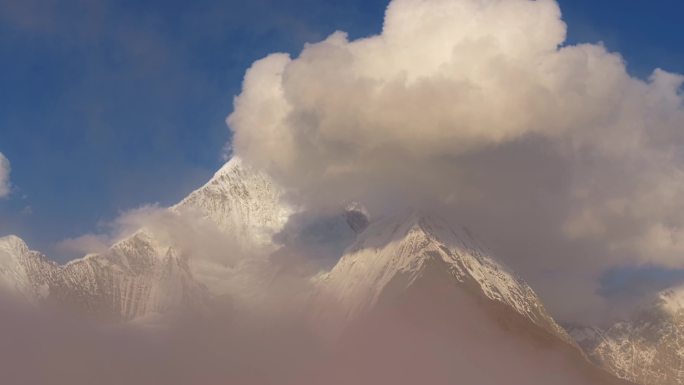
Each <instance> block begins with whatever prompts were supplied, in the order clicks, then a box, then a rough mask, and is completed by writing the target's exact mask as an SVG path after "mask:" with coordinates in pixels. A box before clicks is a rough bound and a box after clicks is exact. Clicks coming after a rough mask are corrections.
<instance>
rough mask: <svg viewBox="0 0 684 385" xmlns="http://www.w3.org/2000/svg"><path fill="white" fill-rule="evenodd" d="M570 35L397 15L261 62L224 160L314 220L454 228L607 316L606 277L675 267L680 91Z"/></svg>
mask: <svg viewBox="0 0 684 385" xmlns="http://www.w3.org/2000/svg"><path fill="white" fill-rule="evenodd" d="M565 37H566V25H565V23H564V22H563V20H562V18H561V11H560V9H559V6H558V4H557V3H556V2H555V1H554V0H537V1H531V0H488V1H485V0H428V1H426V0H394V1H392V2H391V3H390V5H389V7H388V9H387V12H386V15H385V21H384V26H383V30H382V32H381V33H380V34H378V35H376V36H370V37H367V38H363V39H358V40H349V39H348V37H347V35H346V34H345V33H343V32H336V33H334V34H332V35H331V36H330V37H328V38H327V39H325V40H324V41H322V42H319V43H315V44H309V45H307V46H306V47H304V49H303V51H302V52H301V54H300V55H299V56H298V57H296V58H291V57H290V56H289V55H286V54H272V55H269V56H268V57H266V58H264V59H262V60H259V61H257V62H256V63H254V64H253V66H252V67H251V68H250V69H249V70H248V71H247V73H246V75H245V79H244V85H243V90H242V93H241V94H240V95H239V96H238V97H237V98H236V100H235V110H234V112H233V113H232V114H231V116H230V117H229V118H228V123H229V125H230V127H231V129H232V130H233V131H234V139H233V143H232V149H233V151H234V153H235V154H236V155H238V156H240V157H242V158H243V159H246V160H247V161H249V162H251V163H253V164H255V165H257V166H260V167H263V168H265V169H266V170H267V171H268V172H270V173H271V174H272V175H273V176H274V177H276V178H277V179H278V180H279V181H280V182H281V183H282V184H283V185H284V186H285V187H286V188H287V189H288V191H289V192H290V199H292V200H295V201H297V203H298V204H302V205H305V206H308V207H309V208H311V209H314V210H315V209H329V208H330V207H335V206H339V205H341V204H343V203H344V202H348V201H350V200H355V201H359V202H363V203H364V204H365V205H366V206H367V207H369V209H370V210H371V212H375V213H383V212H386V211H388V210H392V209H395V208H396V207H405V206H407V205H410V206H413V207H420V208H423V209H425V210H435V211H438V212H440V213H441V214H442V215H449V216H452V218H453V219H454V220H457V221H459V222H460V223H462V224H465V225H468V226H471V227H474V228H475V230H476V231H478V232H479V233H480V234H481V235H482V237H483V238H485V239H486V240H487V241H488V242H489V243H490V245H492V248H493V249H494V251H495V252H496V254H497V255H498V256H500V257H501V258H505V260H506V262H508V263H509V264H510V265H512V266H513V267H514V268H515V269H517V270H518V271H520V272H521V273H522V274H523V276H525V277H526V278H527V279H528V280H530V281H531V282H532V283H533V285H534V286H535V287H537V288H539V289H540V290H539V291H540V293H541V294H542V295H543V296H545V297H546V299H548V300H549V302H550V303H562V304H563V305H564V309H565V310H567V311H568V312H574V313H575V314H576V313H579V312H584V311H586V310H587V309H590V308H591V309H599V308H601V307H602V306H603V304H602V303H601V299H600V298H598V297H597V296H596V294H595V293H596V290H597V288H598V277H599V276H600V274H601V273H602V272H603V271H605V270H606V269H609V268H611V267H615V266H624V265H644V264H653V265H660V266H666V267H678V268H682V267H684V259H683V258H681V255H682V252H684V216H682V215H681V213H682V212H684V167H683V166H684V162H683V156H682V151H681V149H682V148H683V146H684V131H683V130H682V129H683V128H684V107H683V105H684V99H683V95H682V92H681V86H682V83H683V81H684V77H682V76H680V75H677V74H673V73H669V72H666V71H663V70H660V69H656V70H654V71H653V73H652V75H651V76H650V77H649V78H648V79H647V80H642V79H639V78H635V77H632V76H630V75H629V74H628V73H627V71H626V65H625V62H624V60H623V58H622V57H621V56H620V55H619V54H618V53H613V52H609V51H607V50H606V48H605V47H604V46H602V45H601V44H578V45H568V44H566V43H565ZM565 305H567V306H565ZM561 315H562V314H561Z"/></svg>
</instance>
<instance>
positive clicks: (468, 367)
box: [0, 160, 623, 385]
mask: <svg viewBox="0 0 684 385" xmlns="http://www.w3.org/2000/svg"><path fill="white" fill-rule="evenodd" d="M281 194H282V193H281V191H280V190H279V188H278V187H277V186H276V185H275V184H274V183H273V182H272V181H271V180H270V178H268V176H266V175H265V174H263V173H261V172H258V171H255V170H253V169H251V168H250V167H248V166H246V165H244V164H243V163H242V162H240V161H239V160H232V161H231V162H229V163H228V164H227V165H226V166H225V167H224V168H222V169H221V170H220V171H219V172H217V174H216V175H215V176H214V178H212V180H211V181H209V182H208V183H207V185H205V186H203V187H202V188H200V189H198V190H197V191H195V192H193V193H192V194H191V195H190V196H189V197H188V198H186V199H185V200H183V201H182V202H181V203H179V204H178V205H176V206H174V207H172V208H170V209H167V210H164V216H163V218H166V215H170V218H172V226H167V225H168V224H166V223H165V226H160V225H159V223H156V222H155V223H152V224H150V225H149V226H144V227H143V228H141V229H139V230H138V231H136V232H134V233H133V234H132V235H130V236H128V237H126V238H124V239H123V240H121V241H119V242H117V243H115V244H114V245H113V246H112V247H111V248H110V249H109V250H108V251H107V252H105V253H101V254H93V255H88V256H86V257H84V258H82V259H79V260H75V261H73V262H70V263H68V264H66V265H64V266H59V265H56V264H54V263H52V262H50V261H49V260H48V259H47V258H45V257H44V256H42V255H40V254H39V253H37V252H33V251H30V250H29V248H28V246H26V244H24V243H23V241H21V240H20V239H18V238H16V237H6V238H2V239H0V283H2V285H3V287H4V288H5V289H7V291H10V292H13V293H15V294H16V295H17V296H18V297H20V298H23V299H27V300H28V302H31V303H34V304H41V303H50V304H52V305H54V306H56V307H58V308H61V309H68V312H76V313H84V314H86V315H88V316H90V317H94V318H97V319H102V320H107V321H136V323H137V324H141V323H142V324H152V323H151V322H150V321H152V320H155V321H157V322H156V323H155V324H156V325H159V324H160V323H159V320H160V319H161V320H166V321H165V322H168V324H169V325H172V324H173V322H171V320H172V319H173V318H172V317H171V316H178V315H183V316H184V315H189V314H199V315H202V317H200V318H201V319H202V321H201V322H200V321H197V320H194V321H192V323H191V324H185V325H183V326H181V327H172V328H171V329H170V330H172V331H173V332H168V331H167V332H164V333H167V334H164V333H162V334H164V335H165V337H164V338H162V340H163V341H165V342H163V343H162V344H161V345H155V346H156V348H158V349H159V350H161V351H165V352H166V351H176V350H178V356H174V357H167V356H166V354H168V353H161V354H160V353H158V351H157V350H154V349H152V350H149V351H148V350H146V349H147V348H142V347H141V353H140V354H141V355H142V356H141V357H140V359H143V360H150V362H157V363H160V362H164V360H168V362H174V363H175V362H177V360H178V362H182V363H183V365H191V366H192V367H193V368H196V369H197V373H195V375H196V377H193V376H194V375H193V376H191V377H188V376H180V375H179V376H171V377H172V378H171V379H166V380H165V381H164V383H166V384H172V383H179V384H180V383H188V381H190V382H193V381H194V382H196V381H203V383H225V381H232V382H231V383H245V384H257V383H258V384H270V383H273V384H283V383H292V384H298V385H299V384H320V383H326V384H415V383H420V382H423V383H430V384H453V383H468V384H491V383H506V384H520V385H522V384H526V385H527V384H530V383H533V384H542V383H543V384H550V385H555V384H559V385H561V384H568V385H570V384H573V385H576V384H621V383H623V382H621V381H620V380H617V379H616V378H614V377H611V376H609V375H608V374H607V373H606V372H603V371H602V370H600V369H598V368H596V367H595V366H593V365H592V364H590V363H589V361H587V360H586V358H585V357H584V356H583V354H582V353H581V351H580V350H579V348H578V347H577V346H576V345H575V344H574V342H572V340H571V339H570V337H569V336H568V334H567V333H566V332H565V331H564V329H562V328H561V327H560V326H558V324H557V323H556V322H555V320H554V319H553V318H552V317H551V315H550V314H549V313H548V312H547V311H546V309H545V307H544V305H543V304H542V303H541V301H540V300H539V298H538V297H537V295H536V294H535V293H534V291H533V290H532V289H531V288H530V287H529V286H528V285H527V284H526V283H525V282H524V281H523V280H521V279H520V278H518V277H516V276H515V274H513V273H511V272H510V271H508V269H507V268H506V267H504V266H503V265H502V264H500V263H499V262H497V261H496V260H495V259H494V258H493V257H491V256H490V255H489V254H488V253H487V252H486V251H485V249H484V248H483V247H482V246H481V245H480V244H479V242H478V241H477V240H476V239H475V238H474V237H473V236H472V235H471V234H470V233H469V232H468V231H467V230H465V229H461V230H456V229H454V228H452V227H451V226H450V225H449V224H448V223H445V222H444V221H442V220H439V219H437V218H435V217H433V216H430V215H422V214H419V213H414V212H406V213H404V214H401V215H396V216H388V217H384V218H377V219H373V218H370V217H369V216H368V214H367V213H366V212H365V210H363V208H362V206H360V205H358V204H354V205H352V206H353V207H352V206H350V207H351V208H348V209H347V210H346V212H345V213H341V214H340V217H339V221H333V222H334V223H335V225H334V226H329V228H326V230H325V231H324V232H325V234H324V235H325V236H319V237H311V236H309V237H307V236H297V235H294V236H292V237H283V239H285V241H283V242H287V239H290V238H292V239H295V240H296V242H298V244H297V246H298V247H295V248H290V249H288V245H287V244H281V243H278V242H275V241H273V239H274V235H275V234H278V233H279V232H281V231H282V230H283V228H284V227H285V224H286V222H287V220H288V216H289V214H290V213H291V212H292V210H291V209H290V208H289V207H287V206H286V205H284V204H282V203H281V199H280V197H281ZM328 222H330V221H327V222H326V221H323V222H316V221H313V222H312V223H314V224H315V223H328ZM331 223H332V222H331ZM340 223H342V224H344V225H343V226H342V227H344V226H348V228H346V229H341V228H340V226H338V225H339V224H340ZM309 227H310V226H309ZM169 228H171V229H174V231H167V230H168V229H169ZM178 228H180V229H181V230H182V231H180V232H179V231H176V230H177V229H178ZM295 228H297V227H296V226H295ZM160 229H161V230H164V231H161V230H160ZM199 230H206V231H207V232H209V233H210V234H211V236H212V237H213V238H220V239H221V240H229V242H218V243H217V244H216V245H218V247H206V246H207V245H206V243H212V242H213V241H211V240H210V239H209V238H207V237H205V236H199V237H196V235H193V237H190V238H189V239H188V234H187V233H192V232H197V231H199ZM310 230H311V229H308V230H307V231H310ZM338 230H339V232H340V235H339V238H340V239H339V240H338V239H335V232H336V231H338ZM204 235H206V234H204ZM275 238H278V237H275ZM307 240H315V241H316V242H323V240H324V241H325V242H329V243H332V244H334V245H335V247H332V248H328V249H327V250H328V252H330V250H337V249H338V248H339V246H340V245H341V244H342V243H344V242H348V244H347V247H346V248H345V249H344V251H343V252H342V255H341V256H338V258H339V260H338V261H337V262H336V264H335V265H334V267H332V269H330V270H329V271H327V272H323V273H320V274H315V273H316V272H314V273H311V272H310V271H309V273H306V274H304V273H302V272H301V271H300V272H298V273H297V274H296V275H295V276H293V275H291V271H290V270H288V269H282V268H280V267H279V266H280V265H279V263H282V261H281V262H278V263H276V262H277V258H278V257H279V256H281V254H282V252H283V250H284V249H287V250H288V253H290V254H291V253H296V252H297V251H301V250H308V251H311V250H319V249H320V250H322V249H325V248H316V247H313V248H310V249H307V248H302V247H299V246H302V245H300V244H299V243H302V242H306V241H307ZM212 246H215V245H212ZM216 249H219V250H220V251H221V253H218V254H216V255H214V254H213V252H214V251H216ZM240 253H245V255H241V258H240V256H236V255H235V254H240ZM217 256H218V257H221V258H225V260H222V259H220V258H219V259H217V258H218V257H217ZM305 270H306V269H305ZM306 271H308V270H306ZM307 274H310V275H307ZM303 275H304V276H303ZM254 287H257V288H258V289H259V291H258V295H257V294H254V293H252V292H251V291H250V290H254ZM226 297H228V298H230V299H231V300H230V301H228V302H229V303H231V304H233V303H239V304H240V306H235V307H233V306H229V307H221V308H220V309H219V307H220V306H219V305H217V303H218V302H220V301H219V299H225V298H226ZM221 303H222V304H223V302H221ZM221 306H223V305H221ZM226 311H227V312H228V313H229V314H228V315H227V316H226V314H225V312H226ZM212 320H213V321H212ZM186 321H187V320H186ZM162 323H164V322H162ZM41 327H45V328H46V329H47V328H48V327H47V326H45V325H44V326H41ZM124 329H125V327H124ZM266 331H268V332H266ZM91 332H93V331H91ZM138 332H140V331H138ZM93 333H94V332H93ZM136 333H137V332H136ZM169 333H170V334H169ZM29 335H30V334H29ZM170 336H175V337H172V338H171V337H170ZM217 336H224V337H225V338H223V337H221V338H217ZM293 336H298V337H297V338H293ZM177 337H178V338H177ZM185 337H187V338H185ZM145 338H153V339H154V338H156V337H154V334H153V335H152V337H150V335H147V337H145ZM169 338H171V339H170V340H169ZM95 340H98V339H95ZM190 341H192V342H190ZM276 342H277V343H281V344H282V346H285V347H284V348H283V349H279V350H277V351H279V352H281V353H283V354H284V356H283V357H280V358H278V357H274V356H272V355H271V354H270V353H266V352H267V351H271V350H273V349H274V348H273V343H276ZM59 343H60V344H64V346H67V348H71V347H70V343H69V342H64V341H61V342H59ZM131 346H135V344H134V343H132V344H131ZM160 346H161V347H160ZM156 348H155V349H156ZM73 349H75V352H76V353H74V354H77V355H78V354H80V353H78V352H79V351H80V350H79V349H85V350H88V349H90V350H96V351H101V350H99V348H95V347H91V346H89V345H88V344H75V345H73ZM193 349H196V350H193ZM146 351H148V353H149V354H151V355H157V356H159V357H161V358H159V357H157V358H155V359H150V358H149V357H145V356H144V355H145V354H148V353H145V352H146ZM152 351H154V352H155V353H152ZM104 352H105V353H102V356H103V357H104V356H107V355H109V354H111V353H112V352H111V351H110V350H108V348H106V347H105V349H104ZM207 355H208V356H210V357H211V358H209V357H208V356H207ZM285 356H288V357H285ZM217 358H220V359H219V360H218V361H215V360H216V359H217ZM92 359H93V360H97V358H96V357H93V358H92ZM279 360H282V361H279ZM218 363H220V365H219V364H218ZM116 364H117V365H120V366H121V367H122V368H124V369H122V370H124V371H125V368H126V367H128V366H130V365H132V363H131V362H129V361H127V360H122V361H120V362H118V361H117V362H116ZM41 365H42V363H41V364H38V367H40V366H41ZM72 365H76V364H72ZM98 365H99V364H98ZM271 366H273V367H271ZM66 367H70V365H69V364H68V363H67V364H66ZM244 367H247V368H249V367H261V368H264V369H263V371H264V373H265V374H263V376H261V375H256V374H255V373H252V372H250V371H244V370H240V369H237V368H244ZM225 368H231V370H229V371H227V370H225ZM81 371H82V370H81ZM86 371H87V370H86ZM67 372H68V371H67ZM78 372H80V371H79V370H75V368H74V373H78ZM142 372H143V371H141V373H142ZM170 372H171V371H169V373H170ZM88 373H89V372H88ZM60 375H64V373H61V374H60ZM88 375H89V374H88ZM141 376H142V375H141ZM48 377H49V376H48ZM65 378H66V379H65V380H64V381H63V383H73V381H69V380H70V378H69V376H68V373H67V375H66V377H65ZM89 378H90V377H89ZM116 378H122V377H116ZM141 378H144V376H142V377H136V376H133V377H128V378H126V379H125V381H126V383H129V384H135V383H146V381H144V380H141ZM181 379H182V381H181ZM206 379H210V380H207V381H205V380H206ZM72 380H73V378H72ZM74 381H76V380H74ZM122 381H123V380H122ZM179 381H180V382H179ZM76 383H78V381H76ZM114 383H115V382H114Z"/></svg>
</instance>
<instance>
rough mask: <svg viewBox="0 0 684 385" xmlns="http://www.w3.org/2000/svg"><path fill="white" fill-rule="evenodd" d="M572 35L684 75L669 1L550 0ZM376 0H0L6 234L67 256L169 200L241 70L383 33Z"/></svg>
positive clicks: (207, 151)
mask: <svg viewBox="0 0 684 385" xmlns="http://www.w3.org/2000/svg"><path fill="white" fill-rule="evenodd" d="M560 4H561V8H562V10H563V13H564V19H565V21H566V22H567V23H568V25H569V42H570V43H576V42H597V41H603V42H604V43H605V44H606V46H607V47H608V48H609V49H610V50H614V51H619V52H621V53H622V54H623V56H624V57H625V59H626V60H627V62H628V67H629V70H630V72H631V73H632V74H634V75H637V76H640V77H646V76H648V74H649V73H650V72H651V71H652V69H653V68H655V67H662V68H664V69H666V70H669V71H672V72H679V73H684V44H682V38H683V37H684V36H683V34H682V32H681V26H680V23H681V14H682V11H684V4H682V3H681V1H678V0H652V1H648V2H647V1H644V0H631V1H625V0H603V1H595V0H560ZM385 6H386V1H384V0H382V1H380V0H344V1H342V0H341V1H336V2H334V4H333V2H328V1H322V0H277V1H275V0H255V1H249V2H245V1H233V0H224V1H219V0H198V1H192V2H188V1H175V0H167V1H160V0H152V1H143V0H140V1H123V0H120V1H114V0H90V1H88V0H63V1H57V0H23V1H11V0H10V1H2V2H0V57H2V61H0V90H2V92H1V93H0V152H2V153H4V154H5V156H6V157H7V158H8V159H9V160H10V161H11V164H12V175H11V180H12V183H13V191H12V194H11V195H10V196H9V197H8V198H6V199H3V200H0V235H4V234H8V233H16V234H18V235H20V236H22V237H23V238H25V239H26V240H27V241H28V242H29V243H30V244H31V245H32V247H34V248H37V249H39V250H41V251H44V252H46V253H48V254H50V255H51V256H56V258H57V259H59V260H61V261H64V260H66V259H69V258H71V257H76V256H68V255H62V254H60V252H59V251H58V250H56V249H55V244H56V242H58V241H59V240H62V239H64V238H67V237H74V236H78V235H80V234H83V233H87V232H93V231H96V230H97V226H99V225H101V224H102V223H106V222H107V221H110V220H112V219H113V218H115V217H116V216H117V215H118V214H119V213H120V212H121V211H123V210H127V209H131V208H134V207H137V206H139V205H141V204H145V203H151V202H158V203H160V204H162V205H168V204H172V203H174V202H175V201H177V200H179V199H180V198H181V197H183V196H184V195H186V194H187V193H188V192H189V191H191V190H192V189H194V188H195V187H197V186H199V185H201V184H202V183H203V182H204V181H205V180H207V179H208V178H209V177H210V175H211V174H212V173H213V171H214V170H215V169H217V168H218V167H219V166H220V165H221V163H222V162H223V160H222V158H221V155H222V149H223V147H224V145H225V144H226V143H227V142H229V140H230V134H229V130H228V129H227V127H226V125H225V123H224V119H225V117H226V116H227V115H228V114H229V113H230V112H231V109H232V98H233V96H234V95H235V94H237V93H238V92H239V89H240V85H241V81H242V76H243V74H244V70H245V69H246V68H247V67H248V66H249V65H250V64H251V63H252V62H253V61H254V60H256V59H258V58H260V57H263V56H265V55H266V54H268V53H270V52H274V51H285V52H290V53H292V54H296V53H297V52H298V51H299V50H300V49H301V47H302V46H303V44H304V43H305V42H312V41H317V40H320V39H322V38H323V37H325V36H326V35H328V34H330V33H331V32H333V31H335V30H344V31H347V32H349V33H350V36H351V37H360V36H365V35H368V34H372V33H375V32H378V31H379V30H380V28H381V25H382V15H383V12H384V8H385Z"/></svg>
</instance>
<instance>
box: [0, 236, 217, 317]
mask: <svg viewBox="0 0 684 385" xmlns="http://www.w3.org/2000/svg"><path fill="white" fill-rule="evenodd" d="M0 259H1V260H2V269H0V271H2V281H3V282H4V288H5V289H6V290H8V291H10V292H12V293H14V294H18V295H19V296H21V297H22V298H25V299H28V300H29V301H31V302H46V303H52V304H55V305H57V306H60V307H64V308H68V309H71V310H73V311H76V312H79V313H84V314H86V315H88V316H93V317H96V318H99V319H106V320H110V321H111V320H117V321H118V320H123V321H128V320H133V319H136V318H140V317H149V316H153V315H155V314H160V313H168V312H171V311H174V310H177V311H180V310H181V309H188V308H194V307H198V306H202V305H203V304H205V303H206V298H207V294H206V290H205V289H204V288H203V287H202V286H201V285H199V284H198V283H197V282H195V281H194V280H193V279H192V276H191V275H190V271H189V269H188V266H187V263H186V262H185V261H184V260H183V259H182V258H180V257H179V256H178V255H176V254H174V252H173V250H172V249H170V248H167V249H166V250H164V249H163V247H161V246H160V245H158V244H155V242H154V240H153V239H152V238H150V237H149V236H147V235H146V234H144V233H143V232H140V233H138V234H136V235H135V236H133V237H131V238H129V239H127V240H125V241H122V242H119V243H118V244H116V245H114V246H113V247H112V249H111V250H110V251H109V252H107V253H105V254H103V255H89V256H86V257H85V258H82V259H78V260H75V261H72V262H70V263H68V264H66V265H63V266H59V265H57V264H55V263H53V262H50V261H48V260H47V259H46V258H45V257H44V256H43V255H41V254H40V253H38V252H35V251H31V250H29V249H28V246H26V244H25V243H24V242H23V241H22V240H21V239H19V238H18V237H15V236H8V237H4V238H0Z"/></svg>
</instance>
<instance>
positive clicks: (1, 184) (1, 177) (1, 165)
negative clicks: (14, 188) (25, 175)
mask: <svg viewBox="0 0 684 385" xmlns="http://www.w3.org/2000/svg"><path fill="white" fill-rule="evenodd" d="M10 171H11V168H10V162H9V160H8V159H7V158H6V157H5V155H3V154H2V153H1V152H0V198H4V197H6V196H8V195H9V193H10Z"/></svg>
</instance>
